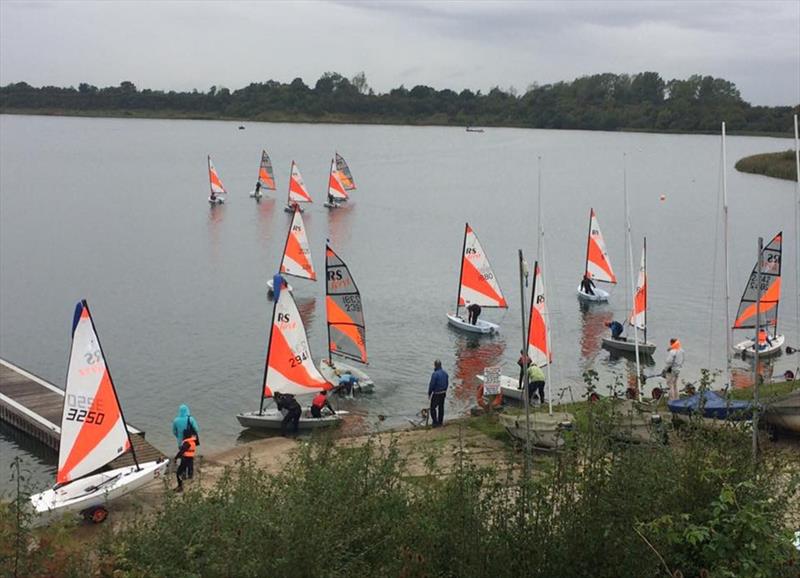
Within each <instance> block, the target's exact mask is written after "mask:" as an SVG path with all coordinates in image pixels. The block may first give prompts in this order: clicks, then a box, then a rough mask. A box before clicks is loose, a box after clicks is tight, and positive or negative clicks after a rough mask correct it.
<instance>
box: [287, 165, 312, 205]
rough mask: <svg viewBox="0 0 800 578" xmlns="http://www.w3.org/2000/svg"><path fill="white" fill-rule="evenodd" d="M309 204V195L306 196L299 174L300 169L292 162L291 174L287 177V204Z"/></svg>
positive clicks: (306, 190) (306, 192) (306, 191)
mask: <svg viewBox="0 0 800 578" xmlns="http://www.w3.org/2000/svg"><path fill="white" fill-rule="evenodd" d="M292 202H296V203H311V202H312V200H311V195H309V194H308V189H306V186H305V184H304V183H303V177H302V175H301V174H300V169H299V168H297V163H296V162H294V161H292V174H291V176H290V177H289V203H292Z"/></svg>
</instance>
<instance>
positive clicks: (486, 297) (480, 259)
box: [458, 223, 508, 307]
mask: <svg viewBox="0 0 800 578" xmlns="http://www.w3.org/2000/svg"><path fill="white" fill-rule="evenodd" d="M472 303H476V304H478V305H480V306H481V307H508V305H507V303H506V300H505V297H503V292H502V291H501V290H500V285H499V284H498V283H497V279H496V278H495V276H494V272H493V271H492V266H491V265H490V264H489V259H488V257H486V253H484V251H483V247H481V244H480V241H478V237H477V235H475V232H474V231H473V230H472V227H470V226H469V223H467V225H466V229H465V230H464V254H463V256H462V262H461V283H460V286H459V294H458V304H459V306H462V305H470V304H472Z"/></svg>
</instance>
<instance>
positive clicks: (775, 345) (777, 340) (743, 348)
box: [733, 335, 786, 357]
mask: <svg viewBox="0 0 800 578" xmlns="http://www.w3.org/2000/svg"><path fill="white" fill-rule="evenodd" d="M785 341H786V338H785V337H784V336H783V335H776V336H775V337H773V338H772V344H771V345H767V346H766V347H765V348H764V349H759V350H758V356H759V357H772V356H773V355H778V354H779V353H780V352H781V348H782V347H783V343H784V342H785ZM753 344H754V342H753V340H752V339H746V340H745V341H742V342H740V343H737V344H736V345H734V346H733V349H734V350H735V351H736V352H737V353H739V354H740V355H744V356H745V357H754V356H755V354H756V353H755V348H754V347H753Z"/></svg>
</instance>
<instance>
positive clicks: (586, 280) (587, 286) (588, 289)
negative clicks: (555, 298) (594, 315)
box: [581, 272, 595, 295]
mask: <svg viewBox="0 0 800 578" xmlns="http://www.w3.org/2000/svg"><path fill="white" fill-rule="evenodd" d="M594 288H595V284H594V281H592V278H591V277H590V276H589V273H588V272H586V273H584V274H583V279H581V291H583V292H584V293H585V294H586V295H594Z"/></svg>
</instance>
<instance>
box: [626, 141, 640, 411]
mask: <svg viewBox="0 0 800 578" xmlns="http://www.w3.org/2000/svg"><path fill="white" fill-rule="evenodd" d="M626 158H627V155H626V154H625V153H622V190H623V193H624V198H625V237H626V240H627V243H628V279H629V281H630V284H631V308H630V310H631V311H633V308H634V307H635V305H636V285H635V283H634V281H633V245H632V241H631V215H630V212H629V211H628V170H627V167H626V163H625V160H626ZM628 323H629V324H630V325H631V327H632V328H633V348H634V351H635V352H636V353H635V354H636V391H637V398H638V400H639V401H642V383H641V375H642V369H641V366H640V365H639V330H638V329H637V328H636V323H635V322H634V323H630V318H628Z"/></svg>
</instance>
